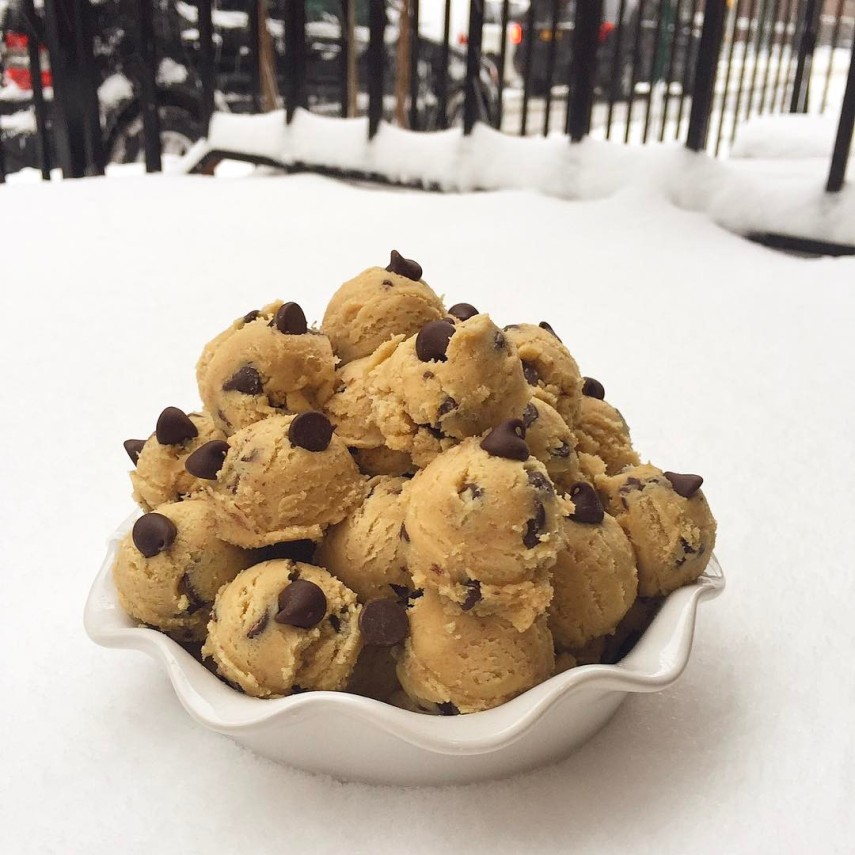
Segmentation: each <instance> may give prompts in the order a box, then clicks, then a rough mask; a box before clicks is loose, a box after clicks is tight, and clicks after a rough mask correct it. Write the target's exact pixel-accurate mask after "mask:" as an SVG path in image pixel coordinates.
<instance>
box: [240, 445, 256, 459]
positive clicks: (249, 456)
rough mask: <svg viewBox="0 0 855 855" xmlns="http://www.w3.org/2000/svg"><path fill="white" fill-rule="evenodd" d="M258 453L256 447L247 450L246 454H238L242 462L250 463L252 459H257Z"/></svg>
mask: <svg viewBox="0 0 855 855" xmlns="http://www.w3.org/2000/svg"><path fill="white" fill-rule="evenodd" d="M258 455H259V450H258V449H257V448H252V449H250V450H249V451H247V453H246V454H242V455H241V456H240V460H242V461H243V462H244V463H252V461H253V460H257V459H258Z"/></svg>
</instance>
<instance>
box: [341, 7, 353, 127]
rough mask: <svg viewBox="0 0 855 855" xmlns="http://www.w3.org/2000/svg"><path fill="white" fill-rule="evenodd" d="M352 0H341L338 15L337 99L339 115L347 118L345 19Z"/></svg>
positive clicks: (348, 40)
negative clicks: (339, 64)
mask: <svg viewBox="0 0 855 855" xmlns="http://www.w3.org/2000/svg"><path fill="white" fill-rule="evenodd" d="M352 2H353V0H341V14H340V15H339V18H338V20H339V35H338V46H339V54H338V56H339V60H341V68H340V69H339V72H338V73H339V81H338V82H339V100H340V101H341V117H342V118H343V119H346V118H347V115H348V106H349V101H350V98H349V91H348V88H347V72H348V60H349V55H350V39H349V38H348V37H347V34H348V31H347V19H348V15H349V6H350V4H351V3H352Z"/></svg>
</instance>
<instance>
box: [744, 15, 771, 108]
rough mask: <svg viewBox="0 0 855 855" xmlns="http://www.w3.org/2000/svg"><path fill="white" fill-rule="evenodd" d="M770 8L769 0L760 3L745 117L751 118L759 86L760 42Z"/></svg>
mask: <svg viewBox="0 0 855 855" xmlns="http://www.w3.org/2000/svg"><path fill="white" fill-rule="evenodd" d="M768 8H769V0H763V2H762V4H761V5H760V15H759V20H758V21H757V32H756V33H755V35H756V36H757V38H756V39H755V40H754V64H753V65H752V66H751V83H750V85H749V87H748V102H747V103H746V105H745V118H746V119H750V118H751V105H752V104H753V103H754V90H755V88H756V86H757V67H758V65H759V60H760V43H761V42H762V41H763V32H764V30H765V24H766V10H767V9H768Z"/></svg>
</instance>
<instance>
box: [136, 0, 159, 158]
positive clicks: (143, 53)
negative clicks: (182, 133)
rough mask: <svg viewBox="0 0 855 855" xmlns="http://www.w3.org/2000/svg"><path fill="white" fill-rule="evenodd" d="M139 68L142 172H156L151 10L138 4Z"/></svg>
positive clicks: (148, 2) (147, 2) (148, 3)
mask: <svg viewBox="0 0 855 855" xmlns="http://www.w3.org/2000/svg"><path fill="white" fill-rule="evenodd" d="M137 14H138V16H139V18H138V23H139V28H140V32H139V54H140V60H141V63H140V65H141V67H140V110H141V112H142V120H143V149H144V152H145V171H146V172H160V170H161V169H162V165H161V162H160V116H159V115H158V112H157V79H156V72H155V64H156V58H155V53H154V6H153V4H152V0H138V2H137Z"/></svg>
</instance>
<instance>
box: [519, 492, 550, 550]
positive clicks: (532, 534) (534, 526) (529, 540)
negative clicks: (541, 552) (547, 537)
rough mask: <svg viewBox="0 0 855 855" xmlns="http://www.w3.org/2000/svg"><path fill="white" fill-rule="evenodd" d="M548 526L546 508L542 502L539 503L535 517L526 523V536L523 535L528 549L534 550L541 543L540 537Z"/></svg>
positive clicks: (524, 543)
mask: <svg viewBox="0 0 855 855" xmlns="http://www.w3.org/2000/svg"><path fill="white" fill-rule="evenodd" d="M545 525H546V508H544V507H543V504H542V503H541V502H538V503H537V507H536V510H535V515H534V518H533V519H530V520H529V521H528V522H527V523H526V527H525V534H524V535H523V545H524V546H525V548H526V549H534V547H535V546H537V544H538V543H540V537H538V535H539V534H540V532H542V531H543V528H544V526H545Z"/></svg>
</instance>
